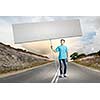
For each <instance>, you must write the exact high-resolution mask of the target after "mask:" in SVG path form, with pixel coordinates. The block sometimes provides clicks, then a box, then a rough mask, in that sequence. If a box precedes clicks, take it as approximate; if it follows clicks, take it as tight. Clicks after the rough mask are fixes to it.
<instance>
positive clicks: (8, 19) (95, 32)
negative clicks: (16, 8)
mask: <svg viewBox="0 0 100 100" xmlns="http://www.w3.org/2000/svg"><path fill="white" fill-rule="evenodd" d="M69 19H80V23H81V29H82V34H83V35H82V37H76V38H75V37H74V38H65V40H66V43H65V45H67V46H68V48H69V55H70V54H72V53H73V52H79V53H86V54H88V53H91V52H95V51H98V50H100V47H99V45H100V17H99V16H0V42H3V43H5V44H10V45H12V46H14V47H16V48H23V49H27V50H29V51H32V52H35V53H39V54H43V55H47V56H49V57H51V56H52V52H51V50H50V41H49V40H48V41H41V42H30V43H23V44H14V37H13V30H12V24H16V23H31V22H42V21H43V22H44V21H55V20H69ZM59 40H60V39H56V40H52V43H53V46H54V48H56V47H57V46H58V45H60V44H59V43H60V42H59Z"/></svg>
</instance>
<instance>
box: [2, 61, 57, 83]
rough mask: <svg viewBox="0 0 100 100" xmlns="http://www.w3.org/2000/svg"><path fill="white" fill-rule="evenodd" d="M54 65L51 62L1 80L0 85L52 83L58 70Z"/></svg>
mask: <svg viewBox="0 0 100 100" xmlns="http://www.w3.org/2000/svg"><path fill="white" fill-rule="evenodd" d="M54 65H55V63H54V62H51V63H48V64H44V65H42V66H41V67H37V68H35V69H32V70H30V71H26V72H22V73H20V74H16V75H11V76H8V77H5V78H0V83H51V81H52V79H53V77H54V75H55V73H56V69H57V68H56V67H55V66H54Z"/></svg>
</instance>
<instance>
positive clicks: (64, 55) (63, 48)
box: [55, 45, 68, 59]
mask: <svg viewBox="0 0 100 100" xmlns="http://www.w3.org/2000/svg"><path fill="white" fill-rule="evenodd" d="M55 50H56V52H59V56H58V59H66V58H67V52H68V49H67V46H64V45H60V46H58V47H57V48H56V49H55Z"/></svg>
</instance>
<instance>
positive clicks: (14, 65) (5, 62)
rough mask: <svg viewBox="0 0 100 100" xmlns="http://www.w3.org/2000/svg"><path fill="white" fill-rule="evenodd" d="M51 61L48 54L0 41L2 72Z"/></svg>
mask: <svg viewBox="0 0 100 100" xmlns="http://www.w3.org/2000/svg"><path fill="white" fill-rule="evenodd" d="M47 62H49V58H48V57H47V56H43V55H40V54H36V53H32V52H29V51H27V50H22V49H17V48H13V47H11V46H10V45H6V44H3V43H0V73H6V72H9V71H16V70H20V69H25V68H29V67H33V66H36V65H40V64H43V63H47Z"/></svg>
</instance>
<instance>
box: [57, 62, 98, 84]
mask: <svg viewBox="0 0 100 100" xmlns="http://www.w3.org/2000/svg"><path fill="white" fill-rule="evenodd" d="M57 82H58V83H99V82H100V72H97V71H93V70H91V69H88V68H86V67H85V68H84V67H81V66H79V65H76V64H73V63H69V64H68V77H67V78H59V79H58V81H57Z"/></svg>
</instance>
